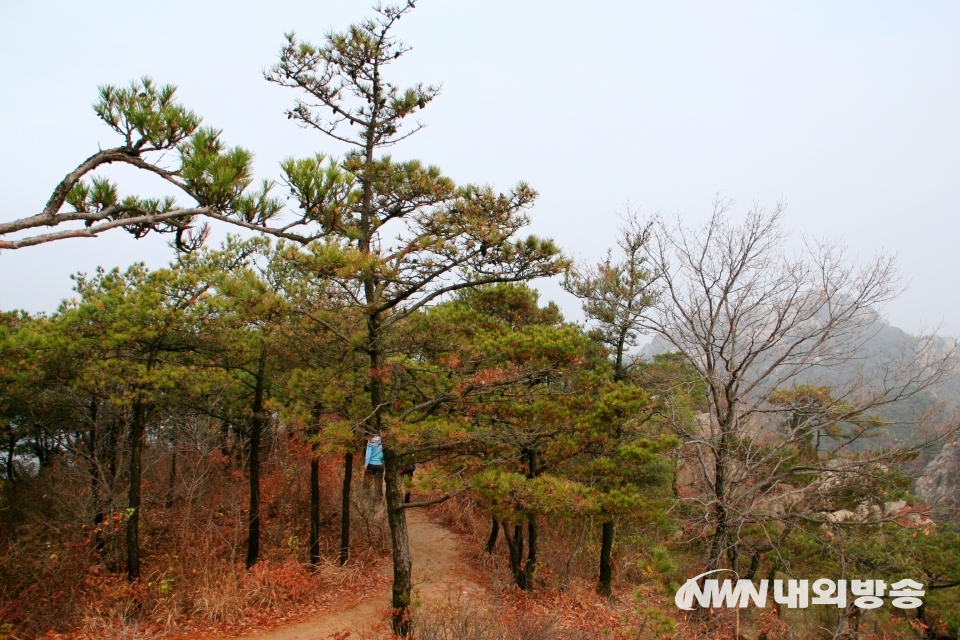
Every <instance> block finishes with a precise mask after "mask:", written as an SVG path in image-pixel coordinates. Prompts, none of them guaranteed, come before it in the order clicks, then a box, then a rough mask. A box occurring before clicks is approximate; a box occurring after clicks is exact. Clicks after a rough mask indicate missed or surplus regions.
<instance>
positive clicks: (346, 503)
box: [340, 451, 353, 567]
mask: <svg viewBox="0 0 960 640" xmlns="http://www.w3.org/2000/svg"><path fill="white" fill-rule="evenodd" d="M352 484H353V452H352V451H347V452H346V453H345V454H343V491H342V493H341V496H340V566H341V567H342V566H343V565H345V564H347V560H349V559H350V491H351V485H352Z"/></svg>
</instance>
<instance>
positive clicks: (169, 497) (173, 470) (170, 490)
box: [163, 444, 177, 509]
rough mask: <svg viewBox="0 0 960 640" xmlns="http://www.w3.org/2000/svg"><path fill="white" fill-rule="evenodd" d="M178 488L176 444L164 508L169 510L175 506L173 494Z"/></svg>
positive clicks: (171, 459)
mask: <svg viewBox="0 0 960 640" xmlns="http://www.w3.org/2000/svg"><path fill="white" fill-rule="evenodd" d="M176 486H177V447H176V444H174V447H173V452H172V453H171V454H170V478H169V480H168V482H167V499H166V500H165V501H164V503H163V506H164V507H166V508H167V509H169V508H170V507H172V506H173V494H174V491H175V490H176Z"/></svg>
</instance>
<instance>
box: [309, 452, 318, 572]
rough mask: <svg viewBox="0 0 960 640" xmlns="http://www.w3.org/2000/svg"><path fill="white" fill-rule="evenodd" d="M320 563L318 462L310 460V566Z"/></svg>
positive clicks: (313, 458)
mask: <svg viewBox="0 0 960 640" xmlns="http://www.w3.org/2000/svg"><path fill="white" fill-rule="evenodd" d="M319 562H320V461H319V460H317V457H316V456H314V457H312V458H310V564H312V565H314V566H316V565H317V564H318V563H319Z"/></svg>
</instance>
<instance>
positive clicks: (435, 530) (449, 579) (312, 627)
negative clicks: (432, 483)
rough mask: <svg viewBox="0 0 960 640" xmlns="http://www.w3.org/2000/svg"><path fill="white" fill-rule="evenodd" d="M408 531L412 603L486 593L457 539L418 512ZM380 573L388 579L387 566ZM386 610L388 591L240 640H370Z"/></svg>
mask: <svg viewBox="0 0 960 640" xmlns="http://www.w3.org/2000/svg"><path fill="white" fill-rule="evenodd" d="M407 527H408V530H409V536H410V554H411V555H412V556H413V583H414V589H413V590H414V600H416V599H417V598H418V597H419V598H420V599H421V600H424V601H430V600H433V601H446V600H447V599H449V598H456V597H457V594H458V592H462V593H463V594H464V596H465V597H468V598H469V597H470V596H471V594H474V595H475V594H479V593H482V592H483V591H484V590H485V589H484V587H482V586H481V585H480V581H479V580H478V579H477V577H476V576H474V575H473V571H472V570H471V568H470V566H471V565H470V564H469V563H468V562H466V560H465V559H464V557H463V551H462V550H461V538H460V537H459V536H458V535H457V534H455V533H453V532H452V531H450V530H449V529H447V528H446V527H444V526H443V525H440V524H437V523H436V522H433V521H432V520H431V519H430V517H429V516H428V515H427V514H426V513H425V512H423V511H421V510H419V509H411V510H410V511H408V512H407ZM384 571H385V572H387V573H390V571H391V569H390V566H389V564H388V565H387V566H386V568H385V569H384ZM389 608H390V588H389V587H387V588H386V589H385V590H383V591H380V592H378V593H377V594H376V595H374V596H373V597H370V598H367V599H366V600H364V601H363V602H360V603H358V604H356V605H355V606H353V607H351V608H349V609H346V610H344V611H340V612H337V613H333V612H331V613H327V614H323V615H321V616H318V617H316V618H312V619H310V620H306V621H304V622H299V623H297V624H292V625H289V626H286V627H280V628H279V629H274V630H272V631H266V632H262V633H257V634H253V635H249V636H239V637H238V640H239V638H255V639H256V640H326V639H327V638H331V637H335V638H336V639H337V640H344V639H346V638H353V639H358V640H359V639H360V638H365V639H366V640H371V639H372V638H376V637H379V635H377V633H376V632H374V631H371V628H372V626H373V625H375V624H376V623H378V622H380V623H382V622H383V621H384V620H385V619H386V613H387V610H388V609H389ZM381 626H382V624H381Z"/></svg>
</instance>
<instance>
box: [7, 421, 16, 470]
mask: <svg viewBox="0 0 960 640" xmlns="http://www.w3.org/2000/svg"><path fill="white" fill-rule="evenodd" d="M16 451H17V436H15V435H14V433H13V429H11V430H10V439H9V440H8V441H7V480H9V481H10V482H11V483H14V482H16V481H17V472H16V469H15V468H14V464H13V463H14V459H15V458H16V455H17V454H16Z"/></svg>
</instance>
